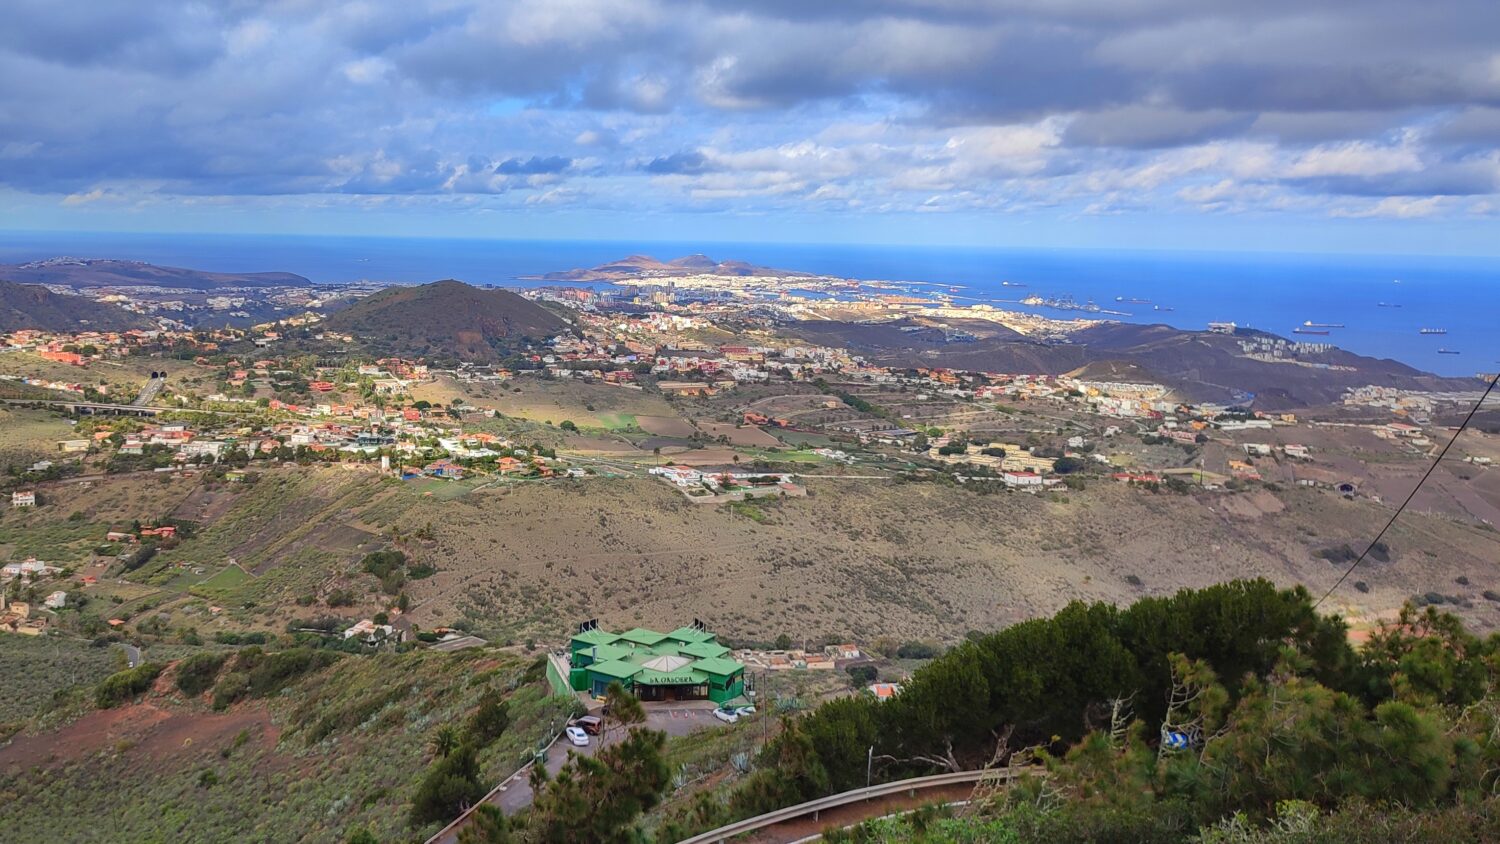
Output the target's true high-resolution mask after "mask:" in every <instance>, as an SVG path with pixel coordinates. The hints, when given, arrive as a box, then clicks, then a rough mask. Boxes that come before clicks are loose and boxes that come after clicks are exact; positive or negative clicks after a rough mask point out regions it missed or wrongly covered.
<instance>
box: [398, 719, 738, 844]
mask: <svg viewBox="0 0 1500 844" xmlns="http://www.w3.org/2000/svg"><path fill="white" fill-rule="evenodd" d="M709 706H712V704H710V705H709ZM646 726H648V727H650V728H651V729H653V730H661V731H663V732H665V733H667V734H668V735H673V736H684V735H687V734H688V733H690V732H692V731H694V730H696V729H699V728H703V727H715V726H722V724H721V723H720V722H719V721H718V720H717V719H716V718H714V717H713V709H712V708H707V707H702V706H697V705H694V704H679V705H662V706H660V707H655V706H654V707H652V708H651V709H649V710H647V716H646ZM623 737H624V731H622V730H615V731H614V733H613V736H612V738H613V739H614V740H616V741H617V740H619V739H620V738H623ZM602 738H603V737H601V736H590V737H589V744H588V746H587V747H574V746H573V745H571V744H569V743H568V740H567V738H566V737H564V738H560V739H559V740H558V741H556V742H555V743H553V745H552V746H551V747H550V748H548V750H547V760H546V762H545V764H544V767H545V768H546V770H547V775H548V776H556V774H557V772H558V771H560V770H562V766H563V765H564V764H566V763H567V761H568V755H569V754H571V753H577V754H579V755H582V756H593V755H594V754H595V753H597V752H598V751H599V748H600V747H602V746H604V742H603V741H602ZM611 743H613V742H611ZM534 796H535V795H534V794H533V793H532V790H531V770H530V767H529V766H528V767H526V768H522V769H521V770H519V771H517V772H516V773H515V774H514V775H513V776H512V777H511V778H510V779H509V780H506V781H505V782H503V783H501V784H500V785H499V786H497V787H496V788H495V790H493V791H491V792H490V794H489V795H488V797H487V798H486V802H488V803H489V804H491V805H493V806H498V807H500V811H502V812H504V813H505V814H506V815H514V814H515V813H517V812H519V811H521V810H522V809H525V808H527V807H528V806H530V805H531V801H532V799H533V797H534ZM459 820H460V821H464V820H465V819H464V818H460V819H459ZM463 827H464V823H462V822H460V823H455V824H453V825H451V826H449V827H447V828H445V829H443V830H442V831H441V832H439V833H438V834H437V835H434V836H433V837H432V838H429V839H428V840H427V842H426V844H457V842H458V833H459V830H461V829H463Z"/></svg>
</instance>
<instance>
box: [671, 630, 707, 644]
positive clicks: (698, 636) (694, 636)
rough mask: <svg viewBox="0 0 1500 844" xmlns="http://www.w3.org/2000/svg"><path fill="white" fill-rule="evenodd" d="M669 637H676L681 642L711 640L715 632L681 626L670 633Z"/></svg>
mask: <svg viewBox="0 0 1500 844" xmlns="http://www.w3.org/2000/svg"><path fill="white" fill-rule="evenodd" d="M667 638H668V639H676V640H677V641H679V642H711V641H713V638H714V634H712V633H710V632H708V631H707V630H699V629H698V628H696V627H679V628H677V629H676V630H673V631H672V632H671V633H668V634H667Z"/></svg>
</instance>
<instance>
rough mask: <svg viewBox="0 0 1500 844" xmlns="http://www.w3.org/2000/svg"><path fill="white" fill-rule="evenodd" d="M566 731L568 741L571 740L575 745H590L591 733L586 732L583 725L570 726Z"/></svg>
mask: <svg viewBox="0 0 1500 844" xmlns="http://www.w3.org/2000/svg"><path fill="white" fill-rule="evenodd" d="M564 732H566V733H567V735H568V741H569V742H571V743H572V745H573V746H574V747H588V746H589V734H588V733H585V732H584V731H583V728H582V727H569V728H568V729H567V730H565V731H564Z"/></svg>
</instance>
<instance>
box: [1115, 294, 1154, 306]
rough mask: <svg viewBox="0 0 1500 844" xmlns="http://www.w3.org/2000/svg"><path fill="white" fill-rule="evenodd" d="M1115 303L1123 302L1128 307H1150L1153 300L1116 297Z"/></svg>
mask: <svg viewBox="0 0 1500 844" xmlns="http://www.w3.org/2000/svg"><path fill="white" fill-rule="evenodd" d="M1115 301H1116V302H1123V303H1125V304H1127V305H1149V304H1151V300H1150V299H1129V298H1126V297H1124V296H1116V297H1115Z"/></svg>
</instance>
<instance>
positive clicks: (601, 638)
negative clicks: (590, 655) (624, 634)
mask: <svg viewBox="0 0 1500 844" xmlns="http://www.w3.org/2000/svg"><path fill="white" fill-rule="evenodd" d="M619 638H620V635H619V634H618V633H610V632H609V631H607V630H600V629H598V628H595V629H593V630H585V631H583V632H582V633H574V634H573V643H574V645H575V646H576V645H577V644H578V643H579V642H582V643H583V644H585V645H607V644H609V643H610V642H613V641H615V640H616V639H619ZM574 650H577V648H576V647H575V648H574Z"/></svg>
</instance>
